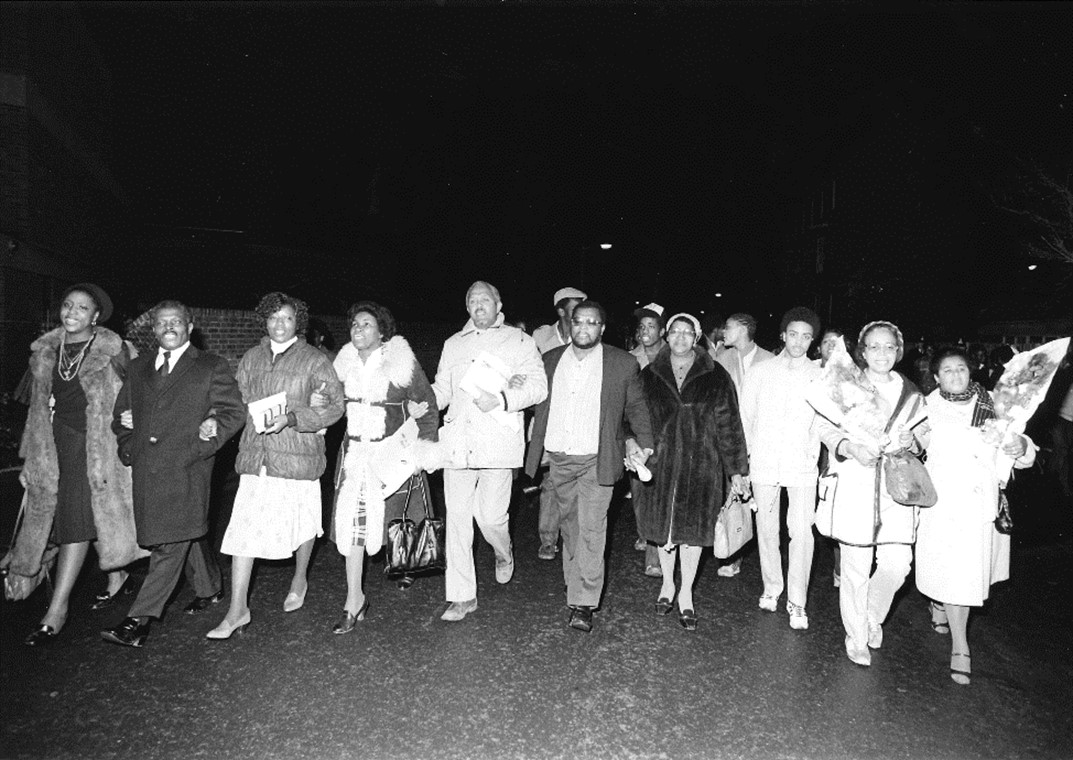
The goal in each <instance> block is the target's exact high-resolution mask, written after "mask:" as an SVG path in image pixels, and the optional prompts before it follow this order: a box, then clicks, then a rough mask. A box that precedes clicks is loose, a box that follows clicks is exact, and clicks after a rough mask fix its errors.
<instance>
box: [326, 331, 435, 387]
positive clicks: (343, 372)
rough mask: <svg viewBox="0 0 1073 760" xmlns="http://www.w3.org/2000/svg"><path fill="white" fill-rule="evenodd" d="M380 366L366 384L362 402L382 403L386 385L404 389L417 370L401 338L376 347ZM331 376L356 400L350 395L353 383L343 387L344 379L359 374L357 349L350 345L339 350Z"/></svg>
mask: <svg viewBox="0 0 1073 760" xmlns="http://www.w3.org/2000/svg"><path fill="white" fill-rule="evenodd" d="M380 354H381V357H380V358H381V362H380V366H379V367H377V368H376V373H375V376H374V378H372V380H371V382H367V383H366V390H367V392H366V393H364V394H362V396H361V397H362V399H363V400H364V401H367V402H376V401H383V400H385V399H386V398H387V389H388V386H389V385H394V386H395V387H396V388H407V387H409V385H410V383H411V382H413V378H414V367H415V366H417V358H416V357H415V356H414V352H413V351H412V350H411V349H410V344H409V343H407V342H406V339H405V338H404V337H402V336H401V335H396V336H395V337H394V338H392V339H391V340H389V341H388V342H387V343H385V344H383V345H382V346H381V347H380ZM334 364H335V372H336V374H337V375H339V379H340V380H342V381H343V384H344V385H346V386H347V396H348V397H351V398H356V396H353V395H352V394H351V392H350V388H351V387H353V381H352V382H350V383H349V384H348V383H347V379H348V377H351V376H352V373H355V372H356V371H357V370H359V369H360V368H361V367H362V366H363V364H362V361H361V357H359V356H358V349H356V348H354V344H353V343H347V344H346V345H345V346H343V347H342V348H341V349H340V350H339V355H338V356H336V357H335V362H334Z"/></svg>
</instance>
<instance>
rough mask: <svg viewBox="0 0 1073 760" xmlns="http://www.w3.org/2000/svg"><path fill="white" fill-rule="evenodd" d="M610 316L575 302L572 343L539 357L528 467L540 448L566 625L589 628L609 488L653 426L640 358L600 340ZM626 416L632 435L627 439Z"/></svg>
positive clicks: (646, 451)
mask: <svg viewBox="0 0 1073 760" xmlns="http://www.w3.org/2000/svg"><path fill="white" fill-rule="evenodd" d="M606 322H607V315H606V313H605V312H604V308H603V307H602V306H600V304H598V303H596V302H595V301H582V302H581V303H579V304H578V305H577V306H575V307H574V314H573V317H572V319H571V325H570V337H571V345H569V346H562V347H560V348H556V349H552V350H551V351H549V352H548V353H547V354H545V355H544V370H545V372H546V373H547V387H548V397H547V398H546V399H545V400H544V401H542V402H541V403H540V404H539V405H538V406H537V408H536V417H535V421H534V425H533V440H532V442H531V445H530V447H529V454H528V456H527V458H526V468H525V469H526V472H527V473H529V475H530V476H532V475H534V474H536V471H537V467H539V466H540V461H541V459H542V458H543V455H544V452H545V450H546V451H547V453H548V461H549V464H550V468H549V470H548V475H547V477H548V479H549V480H550V481H551V488H552V491H553V494H554V501H555V504H556V505H557V506H558V508H559V531H560V533H561V535H562V539H563V577H564V579H565V581H566V601H567V604H568V606H569V607H570V627H571V628H574V629H576V630H579V631H584V632H586V633H588V632H589V631H591V630H592V615H593V612H594V611H595V610H596V608H597V607H599V605H600V596H601V593H602V592H603V586H604V547H605V545H606V543H607V508H608V505H609V504H610V502H611V491H612V488H613V487H614V485H615V483H616V482H617V481H618V479H619V478H620V477H622V473H623V468H624V462H625V464H626V466H628V467H629V468H630V469H635V468H636V466H637V465H638V464H644V462H645V461H646V460H647V459H648V457H649V455H650V454H651V453H652V446H653V439H652V425H651V422H650V419H649V414H648V407H647V406H646V405H645V402H644V398H643V396H642V393H641V383H640V379H639V377H638V374H639V369H638V367H637V361H636V360H635V359H634V358H633V357H632V356H630V355H629V354H628V353H627V352H625V351H623V350H621V349H618V348H615V347H613V346H605V345H604V344H603V342H602V341H603V334H604V329H605V327H606ZM627 422H628V424H629V429H630V431H631V433H632V436H633V437H630V438H627V437H626V428H625V424H626V423H627Z"/></svg>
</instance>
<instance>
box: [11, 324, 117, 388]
mask: <svg viewBox="0 0 1073 760" xmlns="http://www.w3.org/2000/svg"><path fill="white" fill-rule="evenodd" d="M62 337H63V328H62V327H57V328H56V329H55V330H49V331H48V332H47V333H45V334H44V335H42V336H41V337H40V338H38V339H37V340H35V341H34V342H33V343H31V344H30V351H32V352H33V373H34V377H36V378H38V379H39V380H43V379H45V378H46V377H47V378H49V387H51V385H52V382H51V378H52V369H53V367H55V366H56V362H57V361H58V359H59V355H60V341H61V339H62ZM122 350H123V339H122V338H120V337H119V336H118V335H116V334H115V333H114V332H112V331H111V330H109V329H108V328H107V327H98V328H97V336H96V337H95V338H94V339H93V344H92V345H91V346H90V347H89V351H88V352H87V354H86V358H85V359H83V360H82V367H81V368H80V369H79V371H78V374H79V377H81V376H82V375H91V374H95V373H97V372H100V371H101V370H102V369H104V368H105V367H107V366H108V364H109V363H111V361H112V358H113V357H115V356H118V355H119V352H120V351H122Z"/></svg>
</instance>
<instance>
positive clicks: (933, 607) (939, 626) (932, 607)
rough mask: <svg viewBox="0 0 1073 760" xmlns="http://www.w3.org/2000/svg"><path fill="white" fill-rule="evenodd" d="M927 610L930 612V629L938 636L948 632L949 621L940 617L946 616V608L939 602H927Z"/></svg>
mask: <svg viewBox="0 0 1073 760" xmlns="http://www.w3.org/2000/svg"><path fill="white" fill-rule="evenodd" d="M928 612H930V613H931V629H932V630H933V631H935V632H936V633H938V634H939V635H940V636H945V635H946V634H948V633H950V622H949V620H944V619H941V618H940V615H941V616H942V618H946V609H945V608H944V607H943V605H941V604H936V603H935V602H928Z"/></svg>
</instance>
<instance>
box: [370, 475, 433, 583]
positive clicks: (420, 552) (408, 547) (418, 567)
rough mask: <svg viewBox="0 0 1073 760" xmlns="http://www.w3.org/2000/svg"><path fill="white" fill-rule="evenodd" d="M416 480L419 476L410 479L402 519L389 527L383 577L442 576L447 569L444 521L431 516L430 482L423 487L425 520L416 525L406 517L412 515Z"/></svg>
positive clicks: (422, 499) (422, 496)
mask: <svg viewBox="0 0 1073 760" xmlns="http://www.w3.org/2000/svg"><path fill="white" fill-rule="evenodd" d="M417 477H419V476H418V475H411V476H410V482H409V483H408V485H407V487H406V504H405V505H404V506H403V508H402V517H401V518H397V519H395V520H392V521H391V522H389V523H388V525H387V547H386V549H387V553H386V560H385V563H384V574H385V575H387V576H388V577H389V578H397V577H399V576H402V575H423V574H427V573H436V572H443V571H444V570H445V569H446V568H447V558H446V556H445V555H444V533H445V527H444V523H443V520H441V519H439V518H437V517H436V516H435V515H434V514H433V512H432V504H431V502H430V501H429V496H428V484H427V482H426V483H424V484H422V487H421V501H422V504H423V506H424V508H425V517H424V519H422V520H421V522H420V523H418V524H415V523H414V521H413V520H411V519H409V518H408V517H407V516H406V515H407V514H409V510H410V499H411V498H412V497H413V493H414V481H415V479H416V478H417Z"/></svg>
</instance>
